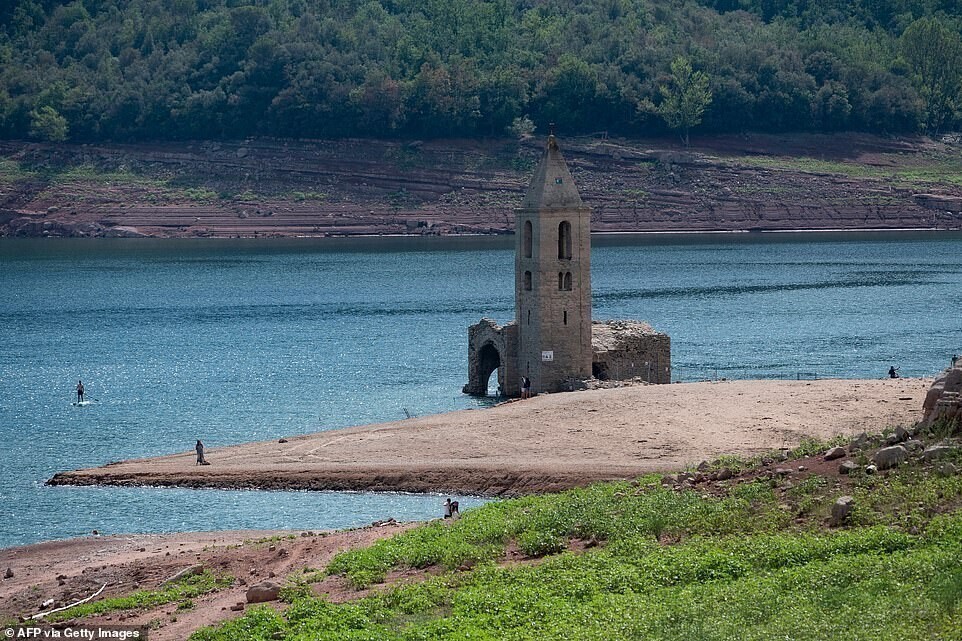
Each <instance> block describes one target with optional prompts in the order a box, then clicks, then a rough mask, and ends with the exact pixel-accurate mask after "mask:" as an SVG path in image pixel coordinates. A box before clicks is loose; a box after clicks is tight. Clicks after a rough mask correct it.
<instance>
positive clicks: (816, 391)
mask: <svg viewBox="0 0 962 641" xmlns="http://www.w3.org/2000/svg"><path fill="white" fill-rule="evenodd" d="M930 384H931V380H930V379H895V380H889V379H884V380H820V381H727V382H725V381H723V382H702V383H683V384H674V385H651V386H633V387H625V388H617V389H604V390H592V391H585V392H577V393H568V394H550V395H542V396H538V397H536V398H533V399H528V400H524V401H514V402H509V403H504V404H502V405H499V406H497V407H494V408H490V409H486V410H464V411H459V412H451V413H447V414H439V415H434V416H425V417H420V418H413V419H408V420H405V421H398V422H393V423H382V424H377V425H365V426H359V427H352V428H347V429H341V430H332V431H327V432H319V433H316V434H308V435H303V436H295V437H290V438H289V439H287V442H285V443H280V442H277V441H271V442H260V443H248V444H243V445H236V446H232V447H226V448H217V449H212V450H210V451H209V452H208V456H207V458H208V460H209V461H210V462H211V465H209V466H201V467H198V466H195V464H194V453H193V452H188V453H183V454H176V455H171V456H163V457H157V458H150V459H139V460H131V461H125V462H122V463H115V464H112V465H107V466H104V467H99V468H93V469H86V470H79V471H74V472H65V473H61V474H58V475H56V476H55V477H54V478H53V479H51V483H54V484H76V485H94V484H102V485H160V486H184V487H222V488H264V489H314V490H375V491H409V492H426V491H436V492H450V493H463V494H484V495H490V496H498V495H510V494H522V493H529V492H541V491H552V490H559V489H563V488H567V487H572V486H575V485H581V484H585V483H588V482H592V481H597V480H609V479H621V478H633V477H635V476H638V475H640V474H644V473H647V472H653V471H663V470H671V469H678V468H681V467H684V466H685V465H687V464H692V463H698V462H699V461H701V460H703V459H710V458H713V457H716V456H718V455H720V454H740V455H753V454H758V453H762V452H767V451H771V450H774V449H779V448H790V447H793V446H795V445H797V444H798V443H799V442H800V441H801V440H802V439H803V438H804V437H807V436H811V437H817V438H830V437H833V436H836V435H838V434H855V433H858V432H861V431H863V430H866V431H869V432H872V431H875V432H878V431H881V430H883V429H885V428H886V427H894V426H896V425H910V424H912V423H914V422H915V421H917V420H918V419H919V418H920V416H921V407H922V400H923V399H924V397H925V393H926V391H927V390H928V388H929V386H930ZM185 445H191V444H185Z"/></svg>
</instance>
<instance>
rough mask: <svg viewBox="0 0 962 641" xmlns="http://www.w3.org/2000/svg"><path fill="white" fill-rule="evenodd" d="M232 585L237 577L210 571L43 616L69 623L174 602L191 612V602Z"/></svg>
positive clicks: (46, 618)
mask: <svg viewBox="0 0 962 641" xmlns="http://www.w3.org/2000/svg"><path fill="white" fill-rule="evenodd" d="M233 582H234V577H232V576H226V575H225V576H216V575H214V574H213V573H211V572H210V571H205V572H202V573H201V574H197V575H194V576H188V577H185V578H183V579H181V580H179V581H174V582H172V583H169V584H167V585H164V586H161V587H159V588H157V589H155V590H138V591H137V592H133V593H131V594H127V595H124V596H117V597H111V598H108V599H103V600H101V601H93V602H90V603H83V604H81V605H78V606H76V607H73V608H69V609H67V610H62V611H60V612H56V613H54V614H51V615H50V616H47V617H44V621H47V622H49V623H54V622H57V621H67V620H70V619H79V618H82V617H87V616H92V615H97V614H105V613H107V612H116V611H120V610H137V609H140V608H150V607H154V606H157V605H163V604H165V603H173V602H175V601H176V602H177V603H178V607H179V608H181V609H188V608H190V607H192V603H191V601H190V599H192V598H194V597H197V596H200V595H202V594H207V593H208V592H213V591H214V590H219V589H221V588H224V587H227V586H229V585H231V584H232V583H233Z"/></svg>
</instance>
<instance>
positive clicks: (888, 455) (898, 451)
mask: <svg viewBox="0 0 962 641" xmlns="http://www.w3.org/2000/svg"><path fill="white" fill-rule="evenodd" d="M908 457H909V451H908V450H907V449H905V448H904V447H902V446H901V445H893V446H891V447H883V448H882V449H880V450H879V451H878V452H876V453H875V456H873V457H872V462H873V463H875V466H876V467H877V468H878V469H880V470H888V469H891V468H893V467H898V466H899V465H901V464H902V463H904V462H905V460H906V459H907V458H908Z"/></svg>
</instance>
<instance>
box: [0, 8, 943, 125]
mask: <svg viewBox="0 0 962 641" xmlns="http://www.w3.org/2000/svg"><path fill="white" fill-rule="evenodd" d="M960 15H962V13H960V9H959V5H958V1H957V0H380V1H378V0H74V1H73V2H63V1H60V0H8V1H7V2H3V3H0V25H2V28H0V136H2V137H5V138H15V139H24V138H32V139H37V140H48V141H62V140H72V141H81V142H82V141H132V140H176V139H211V138H227V139H232V138H233V139H236V138H240V137H246V136H255V135H256V136H264V135H267V136H281V137H298V138H301V137H313V138H316V137H325V138H332V137H345V136H364V137H368V136H381V137H385V136H386V137H399V138H410V137H420V138H424V137H451V136H457V137H482V136H492V135H503V134H504V133H505V132H506V131H513V132H515V133H524V132H526V131H530V130H531V128H532V127H537V128H538V129H539V130H540V131H544V130H545V129H546V125H547V123H548V122H551V121H553V122H556V123H557V125H558V127H559V129H561V130H563V131H564V132H565V133H566V134H579V133H590V132H594V131H599V130H605V131H608V132H611V133H613V134H619V135H627V136H638V135H659V134H664V133H668V132H669V131H670V130H671V129H675V130H678V132H679V133H684V131H687V130H688V129H689V128H694V130H695V131H696V132H715V133H725V132H744V131H765V132H783V131H838V130H856V131H869V132H873V133H910V132H911V133H915V132H920V131H921V132H925V133H930V134H931V133H938V132H940V131H945V130H948V129H952V128H955V127H958V126H959V125H960V123H962V114H960V107H962V100H960V91H962V82H960V81H962V38H960V28H962V19H960Z"/></svg>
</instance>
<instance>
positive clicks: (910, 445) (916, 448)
mask: <svg viewBox="0 0 962 641" xmlns="http://www.w3.org/2000/svg"><path fill="white" fill-rule="evenodd" d="M902 447H904V448H905V449H907V450H908V451H909V452H912V453H913V454H914V453H916V452H921V451H922V450H923V449H924V448H925V446H924V445H923V444H922V441H919V440H917V439H914V438H910V439H909V440H907V441H905V442H904V443H902Z"/></svg>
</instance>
